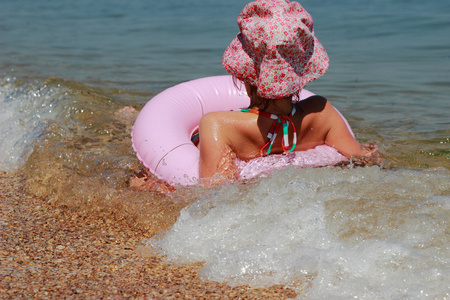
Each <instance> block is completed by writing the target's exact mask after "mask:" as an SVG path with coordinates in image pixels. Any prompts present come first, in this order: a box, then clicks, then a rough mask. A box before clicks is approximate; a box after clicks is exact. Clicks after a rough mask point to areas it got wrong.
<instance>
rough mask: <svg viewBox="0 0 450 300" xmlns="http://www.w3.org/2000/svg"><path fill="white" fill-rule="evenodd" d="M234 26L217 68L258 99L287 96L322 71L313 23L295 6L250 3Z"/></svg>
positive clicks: (323, 58) (274, 0)
mask: <svg viewBox="0 0 450 300" xmlns="http://www.w3.org/2000/svg"><path fill="white" fill-rule="evenodd" d="M237 23H238V25H239V29H240V33H239V34H238V35H237V36H236V38H234V40H233V41H232V42H231V44H230V45H229V46H228V48H227V49H226V50H225V53H224V54H223V59H222V65H223V67H224V68H225V69H226V70H227V71H228V72H229V73H230V74H232V75H234V76H236V77H237V78H238V79H239V80H242V81H246V82H249V83H250V84H252V85H254V86H256V87H257V93H258V95H259V96H260V97H263V98H266V99H280V98H284V97H288V96H292V95H293V94H295V93H297V92H298V91H300V90H301V89H302V88H303V87H304V86H305V85H306V84H307V83H309V82H311V81H313V80H314V79H317V78H319V77H320V76H322V75H323V74H325V72H326V71H327V70H328V64H329V59H328V55H327V52H326V51H325V49H324V48H323V47H322V45H321V44H320V42H319V41H318V40H317V38H316V37H315V35H314V29H313V20H312V18H311V16H310V14H309V13H308V12H307V11H306V10H305V9H304V8H303V7H302V6H301V5H300V4H299V3H298V2H289V1H288V0H257V1H254V2H251V3H249V4H247V6H245V8H244V10H243V11H242V12H241V14H240V15H239V17H238V19H237Z"/></svg>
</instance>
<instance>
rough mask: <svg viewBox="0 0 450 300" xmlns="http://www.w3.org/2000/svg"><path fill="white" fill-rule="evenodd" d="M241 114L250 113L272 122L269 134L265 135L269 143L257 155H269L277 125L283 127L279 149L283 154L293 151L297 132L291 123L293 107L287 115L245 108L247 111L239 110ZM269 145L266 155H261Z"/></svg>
mask: <svg viewBox="0 0 450 300" xmlns="http://www.w3.org/2000/svg"><path fill="white" fill-rule="evenodd" d="M241 111H243V112H251V113H254V114H257V115H260V116H263V117H266V118H269V119H272V120H274V121H273V124H272V127H271V128H270V130H269V133H267V137H268V138H269V141H268V142H267V143H266V144H265V145H264V146H263V147H262V148H261V151H260V152H259V154H260V155H261V156H265V155H269V153H270V151H271V150H272V145H273V142H274V141H275V138H276V137H277V132H278V128H279V125H280V124H281V126H282V127H283V139H282V140H281V147H282V148H283V151H284V152H285V153H288V152H292V151H294V149H295V146H296V145H297V131H296V130H295V126H294V123H293V122H292V119H291V118H292V116H293V115H294V114H295V112H296V109H295V106H294V107H292V111H291V113H290V114H289V115H275V114H271V113H268V112H265V111H261V110H257V109H254V108H251V109H250V108H247V109H241ZM289 124H291V125H292V128H293V131H294V132H293V134H294V136H293V138H292V147H291V149H289ZM268 145H269V148H268V149H267V152H266V154H264V153H263V151H264V149H265V148H266V147H267V146H268Z"/></svg>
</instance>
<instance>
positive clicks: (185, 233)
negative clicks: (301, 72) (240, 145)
mask: <svg viewBox="0 0 450 300" xmlns="http://www.w3.org/2000/svg"><path fill="white" fill-rule="evenodd" d="M246 3H247V1H243V0H227V1H215V0H184V1H179V0H164V1H157V0H148V1H139V0H129V1H125V0H108V1H106V0H98V1H87V0H78V1H61V0H42V1H35V0H3V1H1V2H0V141H1V142H0V170H2V171H15V170H18V171H20V172H25V173H26V174H27V176H28V179H27V180H28V181H27V182H28V183H27V186H28V187H29V189H30V190H29V192H31V193H35V194H39V195H40V196H42V197H50V198H52V199H59V200H58V201H60V202H58V201H56V200H55V201H56V202H55V203H62V204H64V205H66V206H71V205H73V206H74V207H78V206H81V205H82V204H80V203H85V202H83V201H84V200H80V199H94V198H95V197H93V196H92V195H97V196H96V197H97V198H102V197H103V198H104V199H109V200H110V201H113V200H111V199H116V200H117V199H119V200H117V201H126V199H128V198H127V197H138V196H137V194H136V195H132V194H130V192H129V190H128V189H127V187H126V181H127V178H128V177H129V175H130V173H131V172H132V170H134V169H136V168H137V167H138V166H139V162H138V161H137V159H136V157H135V155H134V153H133V151H132V149H131V144H130V135H129V134H130V131H131V126H132V121H133V119H132V118H133V116H131V117H130V118H129V119H126V118H124V117H123V116H122V117H121V118H119V117H118V112H120V110H121V108H122V107H124V106H129V105H131V106H134V107H136V108H137V109H140V108H141V107H142V106H143V105H144V104H145V103H146V102H147V101H148V100H149V99H151V98H152V97H153V96H154V95H156V94H157V93H159V92H161V91H163V90H164V89H166V88H169V87H171V86H173V85H176V84H178V83H180V82H184V81H187V80H192V79H196V78H200V77H206V76H215V75H223V74H226V71H225V70H224V69H223V67H222V65H221V60H222V54H223V51H224V50H225V48H226V47H227V45H228V44H229V43H230V42H231V40H232V39H233V38H234V37H235V35H236V34H237V33H238V30H239V29H238V26H237V24H236V19H237V16H238V14H239V13H240V11H241V10H242V8H243V7H244V6H245V5H246ZM301 4H302V5H303V6H304V8H305V9H306V10H307V11H308V12H309V13H310V14H311V15H312V17H313V19H314V28H315V33H316V36H317V37H318V39H319V40H320V41H321V43H322V45H323V46H324V48H325V49H326V50H327V52H328V54H329V56H330V68H329V71H328V72H327V73H326V74H325V75H324V76H323V77H322V78H319V79H317V80H316V81H314V82H312V83H310V84H309V85H308V86H307V89H309V90H311V91H312V92H314V93H317V94H321V95H323V96H325V97H327V99H329V100H330V101H331V102H332V104H333V105H334V106H335V107H337V108H338V109H339V111H341V112H342V113H343V115H344V116H345V117H346V118H347V119H348V120H349V122H350V125H351V126H352V128H353V130H354V132H355V134H356V137H357V139H358V140H360V141H361V142H364V143H366V142H369V141H374V142H375V143H377V144H378V146H379V147H380V148H381V149H382V150H383V151H384V152H385V153H386V156H387V157H388V159H389V160H391V162H392V166H390V167H386V168H382V167H371V168H360V169H352V170H341V169H336V168H334V169H331V170H330V171H327V169H307V170H302V171H299V170H295V169H292V168H287V169H286V170H281V171H279V172H278V173H277V174H276V175H274V176H267V177H262V178H260V179H258V180H257V181H256V182H250V183H248V184H242V185H240V184H236V185H231V186H227V185H226V186H223V187H220V188H217V189H216V190H213V192H208V191H207V190H206V191H205V190H201V191H197V190H195V189H194V190H188V191H186V190H183V189H180V192H177V193H175V194H174V195H173V196H171V197H169V196H168V197H167V198H165V201H177V199H178V201H186V199H185V198H188V199H191V200H193V199H195V200H196V203H195V204H193V205H190V206H187V207H186V209H184V210H183V211H182V213H181V215H180V216H179V218H178V221H177V222H176V223H175V224H174V225H173V229H172V231H170V232H169V233H167V234H166V235H165V236H160V240H159V241H154V240H151V241H149V242H148V244H149V247H153V248H155V249H159V250H160V251H161V252H162V253H163V254H165V255H167V257H168V259H169V260H172V261H175V262H177V261H178V262H181V263H184V262H197V261H203V262H205V268H204V269H203V270H202V271H201V272H202V273H201V276H203V278H205V280H215V281H222V282H228V283H229V284H233V285H240V284H250V285H254V286H270V285H274V284H283V285H285V286H288V287H294V288H298V286H299V284H300V283H299V282H303V283H304V284H305V282H306V283H307V284H306V285H307V286H308V288H309V292H308V293H307V294H306V295H307V297H308V298H310V299H330V298H333V297H335V296H338V295H342V296H343V297H344V298H350V297H355V298H362V299H399V298H408V299H435V298H436V299H446V298H449V297H450V295H449V292H448V291H449V284H448V283H449V282H448V278H449V277H450V274H449V270H450V269H449V267H448V266H449V259H450V254H449V250H448V245H449V242H450V241H449V236H448V232H445V229H446V228H448V224H449V215H450V214H449V212H448V210H449V203H450V187H449V182H450V174H449V168H450V96H449V95H450V1H448V0H432V1H419V0H376V1H375V0H342V1H332V0H322V1H313V0H307V1H302V2H301ZM63 181H64V182H69V183H70V186H72V188H66V189H57V187H58V186H59V185H58V184H60V182H63ZM99 191H101V193H103V194H102V195H103V196H102V197H99V196H98V193H99ZM91 196H92V197H91ZM139 197H142V198H140V200H141V201H144V202H145V201H156V200H155V199H159V198H157V197H156V196H155V195H153V194H149V195H147V196H141V195H139ZM103 198H102V199H103ZM124 199H125V200H124ZM180 199H184V200H180ZM61 201H62V202H61ZM77 201H80V202H77ZM86 201H87V200H86ZM89 201H90V200H89ZM188 202H189V201H188ZM73 203H78V204H76V205H78V206H76V205H75V204H73ZM102 203H104V202H98V203H97V204H96V205H97V206H99V207H100V208H99V209H106V206H102V205H104V204H102ZM129 205H130V206H132V205H133V204H132V202H131V200H130V202H129ZM138 212H139V209H136V214H138ZM141 214H142V215H139V216H137V217H136V216H134V217H136V219H142V220H143V219H145V218H144V216H145V215H144V212H142V213H141ZM142 222H144V221H142ZM258 224H259V225H258ZM267 224H270V226H266V225H267ZM209 228H216V229H217V231H215V233H214V234H212V235H208V234H210V233H208V232H210V231H208V229H209ZM293 228H294V229H295V230H294V229H293ZM180 233H182V234H181V235H182V236H181V237H180V236H179V234H180ZM230 233H232V234H231V235H230ZM189 251H191V252H190V253H188V252H189ZM193 253H194V254H198V255H197V256H195V257H191V256H192V254H193ZM262 257H264V258H265V259H261V258H262ZM228 262H233V263H228ZM292 262H295V264H294V265H293V264H292ZM301 285H302V284H300V286H301ZM304 287H305V286H302V287H299V290H302V289H303V288H304ZM333 287H334V288H335V290H333ZM339 293H340V294H339Z"/></svg>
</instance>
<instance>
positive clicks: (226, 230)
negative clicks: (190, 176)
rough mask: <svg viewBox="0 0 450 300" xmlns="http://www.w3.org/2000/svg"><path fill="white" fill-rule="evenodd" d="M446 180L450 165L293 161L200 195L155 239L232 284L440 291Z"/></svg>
mask: <svg viewBox="0 0 450 300" xmlns="http://www.w3.org/2000/svg"><path fill="white" fill-rule="evenodd" d="M449 179H450V174H449V172H448V170H446V169H436V170H428V171H412V170H397V171H391V170H381V169H380V168H378V167H371V168H358V169H351V170H341V169H337V168H323V169H301V170H298V169H295V168H287V169H284V170H282V171H276V172H275V173H274V175H273V176H266V177H264V178H260V179H259V180H258V181H256V182H254V183H251V184H240V185H239V184H238V185H229V186H223V187H221V188H219V189H217V190H215V191H214V192H211V193H210V194H208V195H205V196H203V197H201V198H200V199H199V200H198V201H197V202H196V203H193V204H192V205H190V206H189V207H187V208H185V209H184V210H183V211H182V212H181V215H180V217H179V218H178V220H177V222H176V223H175V224H174V226H173V228H172V230H171V231H169V232H168V233H166V234H163V235H161V236H158V237H155V238H153V239H151V240H150V241H149V245H150V246H151V247H153V248H154V249H157V250H158V251H160V252H161V253H163V254H165V255H167V258H168V259H169V260H170V261H173V262H183V263H184V262H204V263H205V264H204V267H203V269H202V270H201V272H200V275H201V277H202V278H204V279H208V280H214V281H218V282H227V283H228V284H231V285H244V284H249V285H252V286H270V285H274V284H283V285H285V286H288V287H293V288H296V289H297V290H298V291H300V290H304V293H303V294H302V295H303V296H305V297H307V298H310V299H326V298H330V297H331V298H333V299H335V298H336V297H337V296H340V297H343V298H350V297H356V298H362V299H375V298H376V299H380V298H386V299H388V298H398V297H407V298H419V299H420V298H424V297H442V296H445V295H447V294H446V293H448V290H446V289H445V280H446V279H445V278H447V275H449V274H448V271H449V269H448V247H447V245H448V242H449V241H448V236H447V235H446V233H445V230H446V228H447V227H448V203H449V201H450V197H449V195H448V193H449V190H450V180H449ZM426 295H428V296H426ZM303 296H302V297H303Z"/></svg>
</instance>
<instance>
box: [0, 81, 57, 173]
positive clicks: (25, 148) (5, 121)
mask: <svg viewBox="0 0 450 300" xmlns="http://www.w3.org/2000/svg"><path fill="white" fill-rule="evenodd" d="M64 92H65V89H64V88H60V87H57V86H49V85H47V84H45V83H43V82H34V83H26V84H22V85H20V84H16V83H15V82H14V80H5V81H4V83H3V84H0V104H1V108H2V109H1V111H0V139H1V141H2V142H1V144H0V153H1V156H0V170H3V171H10V170H15V169H17V168H19V167H20V166H22V165H23V164H24V163H25V161H26V160H27V158H28V156H29V154H30V153H31V152H32V150H33V145H34V143H35V141H36V140H37V139H38V138H39V137H40V135H41V134H42V133H43V131H44V130H45V128H46V127H47V125H48V122H49V121H50V120H54V119H55V118H56V116H58V107H57V104H58V102H59V101H60V100H61V98H62V97H63V96H64Z"/></svg>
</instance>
